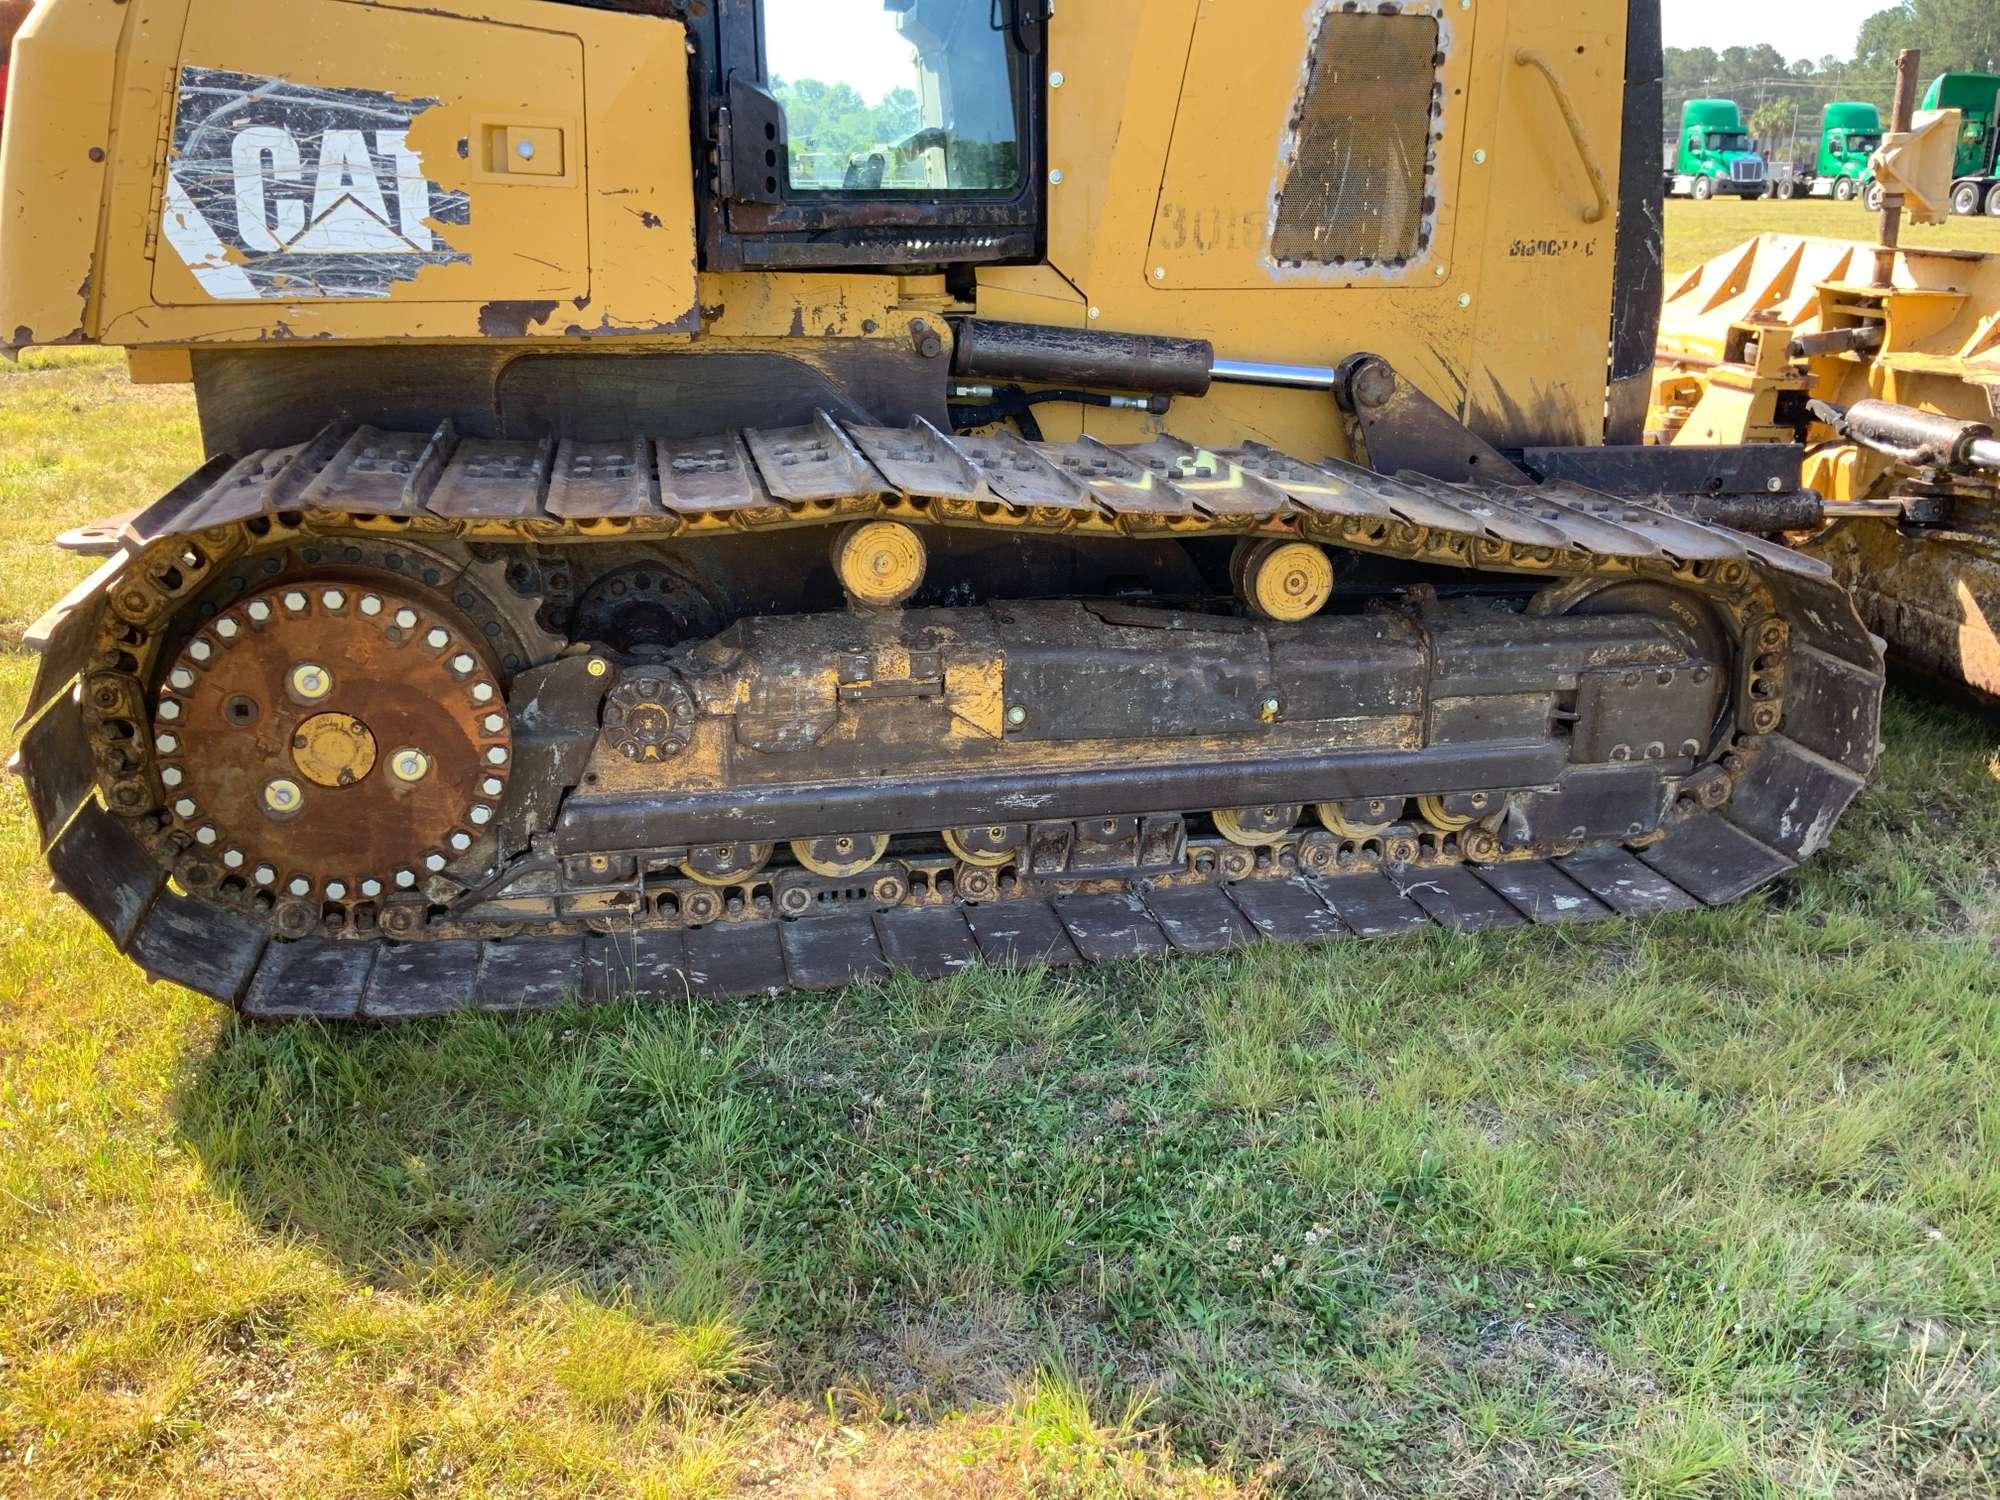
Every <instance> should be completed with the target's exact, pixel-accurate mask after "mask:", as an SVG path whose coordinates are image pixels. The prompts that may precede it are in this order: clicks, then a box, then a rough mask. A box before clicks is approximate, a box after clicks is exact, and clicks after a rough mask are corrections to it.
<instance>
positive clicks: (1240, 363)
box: [1209, 359, 1339, 391]
mask: <svg viewBox="0 0 2000 1500" xmlns="http://www.w3.org/2000/svg"><path fill="white" fill-rule="evenodd" d="M1209 374H1210V376H1211V377H1213V378H1214V379H1216V380H1226V381H1229V382H1230V383H1231V384H1234V385H1282V386H1289V387H1291V388H1293V389H1295V390H1302V391H1330V390H1332V389H1333V387H1334V382H1335V381H1336V380H1337V379H1339V375H1338V373H1337V372H1336V371H1334V370H1332V369H1329V368H1327V367H1325V366H1322V365H1267V364H1260V363H1258V362H1257V361H1255V360H1247V359H1218V360H1217V361H1216V362H1215V363H1214V364H1213V365H1211V366H1210V367H1209Z"/></svg>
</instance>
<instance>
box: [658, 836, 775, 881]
mask: <svg viewBox="0 0 2000 1500" xmlns="http://www.w3.org/2000/svg"><path fill="white" fill-rule="evenodd" d="M774 847H775V846H773V845H771V844H703V845H701V846H700V847H699V848H695V849H690V850H688V857H687V858H686V859H685V860H683V861H682V862H681V873H682V874H683V875H685V876H687V878H688V879H689V880H693V881H697V882H699V883H700V884H702V885H717V886H721V885H735V884H737V883H738V882H740V881H744V880H748V879H749V878H750V877H751V876H753V875H755V874H756V873H757V872H758V871H759V870H761V869H763V868H764V866H766V865H768V864H769V863H770V862H771V855H772V852H773V850H774Z"/></svg>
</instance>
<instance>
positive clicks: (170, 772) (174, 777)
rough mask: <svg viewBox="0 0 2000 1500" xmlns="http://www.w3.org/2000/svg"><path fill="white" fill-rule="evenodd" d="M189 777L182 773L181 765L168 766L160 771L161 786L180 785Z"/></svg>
mask: <svg viewBox="0 0 2000 1500" xmlns="http://www.w3.org/2000/svg"><path fill="white" fill-rule="evenodd" d="M186 779H187V778H186V777H185V776H183V775H182V774H181V768H180V767H179V766H166V767H163V768H162V769H161V771H160V785H161V786H179V785H180V784H181V783H182V782H183V781H185V780H186Z"/></svg>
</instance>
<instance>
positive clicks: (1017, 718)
mask: <svg viewBox="0 0 2000 1500" xmlns="http://www.w3.org/2000/svg"><path fill="white" fill-rule="evenodd" d="M1007 722H1008V723H1009V724H1012V725H1013V726H1014V727H1015V728H1016V729H1019V728H1020V727H1021V726H1022V725H1023V724H1025V723H1027V722H1028V711H1027V710H1026V709H1025V708H1023V707H1021V705H1020V704H1018V703H1017V704H1015V705H1014V706H1013V707H1012V708H1010V709H1008V710H1007Z"/></svg>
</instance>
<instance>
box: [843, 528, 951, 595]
mask: <svg viewBox="0 0 2000 1500" xmlns="http://www.w3.org/2000/svg"><path fill="white" fill-rule="evenodd" d="M928 558H929V554H928V553H927V552H926V550H925V548H924V539H923V538H922V537H920V536H918V535H917V533H916V532H915V530H914V529H912V528H911V527H908V526H905V525H904V524H903V523H902V522H901V521H856V522H854V523H852V524H851V525H848V526H844V527H842V528H841V529H840V532H839V533H838V534H837V535H836V536H835V537H834V539H833V569H834V572H836V573H837V574H839V575H840V586H841V587H842V588H843V589H845V590H847V599H848V602H849V603H850V604H852V605H853V606H854V607H855V608H856V609H894V608H895V607H896V606H897V605H899V604H901V603H902V602H903V601H904V600H906V599H908V598H909V597H910V596H911V595H912V594H914V593H916V591H917V589H918V587H919V586H921V585H922V583H923V581H924V567H925V564H926V563H927V561H928Z"/></svg>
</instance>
